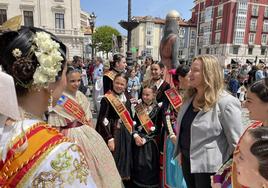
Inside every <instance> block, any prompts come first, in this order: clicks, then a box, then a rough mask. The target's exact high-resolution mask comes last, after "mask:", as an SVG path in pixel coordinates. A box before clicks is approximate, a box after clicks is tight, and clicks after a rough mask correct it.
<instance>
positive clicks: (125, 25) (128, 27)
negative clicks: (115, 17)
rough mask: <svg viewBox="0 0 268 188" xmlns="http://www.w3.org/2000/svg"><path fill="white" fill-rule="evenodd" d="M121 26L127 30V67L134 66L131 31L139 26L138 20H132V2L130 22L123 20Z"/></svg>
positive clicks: (129, 0) (129, 5)
mask: <svg viewBox="0 0 268 188" xmlns="http://www.w3.org/2000/svg"><path fill="white" fill-rule="evenodd" d="M119 24H120V26H121V27H123V28H124V29H126V30H127V58H126V60H127V65H128V67H132V66H133V60H132V53H131V50H130V45H131V31H132V30H133V29H134V28H136V27H137V26H138V25H139V22H138V21H137V20H136V19H133V18H131V0H128V20H127V21H124V20H121V21H120V22H119Z"/></svg>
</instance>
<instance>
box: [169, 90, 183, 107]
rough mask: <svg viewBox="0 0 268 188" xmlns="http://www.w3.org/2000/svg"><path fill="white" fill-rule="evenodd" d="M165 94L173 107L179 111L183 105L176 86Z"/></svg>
mask: <svg viewBox="0 0 268 188" xmlns="http://www.w3.org/2000/svg"><path fill="white" fill-rule="evenodd" d="M165 94H166V96H167V98H168V100H169V102H170V103H171V105H172V106H173V108H174V109H175V110H176V112H178V111H179V109H180V106H181V105H182V98H181V96H180V95H179V93H178V92H177V91H176V89H175V88H170V89H168V90H166V91H165Z"/></svg>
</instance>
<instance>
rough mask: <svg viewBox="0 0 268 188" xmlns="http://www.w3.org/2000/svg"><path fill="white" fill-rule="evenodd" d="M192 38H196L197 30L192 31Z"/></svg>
mask: <svg viewBox="0 0 268 188" xmlns="http://www.w3.org/2000/svg"><path fill="white" fill-rule="evenodd" d="M191 38H192V39H193V38H195V31H191Z"/></svg>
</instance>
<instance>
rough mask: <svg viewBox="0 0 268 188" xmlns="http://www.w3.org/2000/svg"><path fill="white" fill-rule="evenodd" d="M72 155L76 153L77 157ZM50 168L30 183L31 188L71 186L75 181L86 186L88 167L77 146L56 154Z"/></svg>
mask: <svg viewBox="0 0 268 188" xmlns="http://www.w3.org/2000/svg"><path fill="white" fill-rule="evenodd" d="M70 150H71V151H70ZM72 153H78V154H79V157H78V158H74V155H72ZM50 166H51V167H52V169H53V170H50V171H47V172H41V173H39V174H38V176H36V177H35V179H34V180H33V182H32V186H33V187H63V184H64V183H68V184H70V185H72V184H73V183H74V181H75V180H79V181H80V183H84V184H85V185H87V177H88V176H89V171H88V168H87V167H88V166H87V163H86V160H85V157H84V155H83V153H82V152H81V150H80V148H79V147H78V146H77V145H71V146H70V147H69V148H68V149H66V150H65V151H63V152H60V153H58V154H57V155H56V159H55V160H52V161H51V162H50ZM64 176H67V178H65V177H64Z"/></svg>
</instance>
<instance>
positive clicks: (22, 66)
mask: <svg viewBox="0 0 268 188" xmlns="http://www.w3.org/2000/svg"><path fill="white" fill-rule="evenodd" d="M36 67H37V65H36V64H35V63H34V61H33V60H31V59H29V58H24V57H23V58H19V59H18V60H16V61H15V62H14V64H13V66H12V73H13V75H14V77H15V78H17V79H19V81H21V82H23V83H24V84H28V83H29V82H30V81H31V80H32V78H33V75H34V72H35V70H36Z"/></svg>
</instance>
